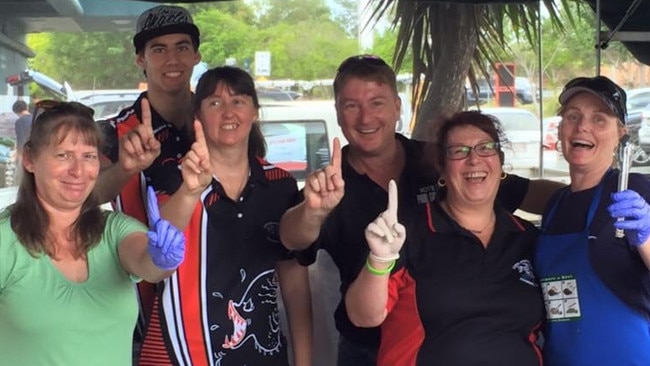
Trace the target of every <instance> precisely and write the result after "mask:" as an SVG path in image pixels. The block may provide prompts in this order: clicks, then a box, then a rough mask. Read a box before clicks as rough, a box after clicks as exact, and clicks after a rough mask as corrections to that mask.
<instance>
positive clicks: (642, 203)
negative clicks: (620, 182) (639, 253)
mask: <svg viewBox="0 0 650 366" xmlns="http://www.w3.org/2000/svg"><path fill="white" fill-rule="evenodd" d="M612 202H613V203H612V204H611V205H609V206H608V207H607V210H608V211H609V214H610V216H611V217H613V218H619V217H624V218H625V220H624V221H616V222H615V223H614V227H615V228H617V229H623V230H625V236H627V238H628V241H629V243H630V244H632V245H634V246H639V245H641V244H643V243H645V242H646V241H647V240H648V238H649V237H650V205H648V202H646V200H645V199H643V197H641V196H640V195H639V194H638V193H636V192H635V191H633V190H630V189H627V190H625V191H621V192H614V193H612Z"/></svg>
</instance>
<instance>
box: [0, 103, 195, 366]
mask: <svg viewBox="0 0 650 366" xmlns="http://www.w3.org/2000/svg"><path fill="white" fill-rule="evenodd" d="M35 116H36V119H35V121H34V123H33V124H32V130H31V133H30V136H29V140H28V141H27V143H26V144H25V147H24V151H23V159H22V166H23V169H24V172H23V174H24V177H23V180H22V181H21V183H20V186H19V189H18V198H17V200H16V203H15V204H14V205H12V206H9V208H8V209H6V210H4V211H2V212H1V213H0V340H1V341H0V364H3V365H53V366H76V365H79V366H81V365H105V366H115V365H130V364H131V357H132V352H131V339H132V335H133V328H134V326H135V322H136V317H137V313H138V303H137V299H136V296H135V293H134V286H133V285H134V281H136V280H137V278H138V277H139V278H142V279H144V280H146V281H151V282H157V281H160V280H161V279H163V278H164V277H166V276H168V275H170V274H171V273H172V272H173V271H174V270H175V268H176V267H177V266H178V265H179V264H180V263H181V262H182V261H183V257H184V250H185V239H184V237H183V234H182V232H180V231H179V230H177V229H175V228H174V227H173V226H171V225H170V224H169V222H167V221H164V220H161V219H160V217H159V215H158V206H157V204H156V201H155V200H154V201H150V202H149V203H148V212H149V215H150V217H151V225H150V226H151V229H150V231H148V232H147V229H146V228H145V227H144V226H143V225H142V224H140V223H139V222H138V221H136V220H135V219H132V218H130V217H127V216H124V215H122V214H120V213H115V212H105V211H103V210H101V209H100V208H99V206H98V201H97V198H96V192H95V183H96V180H97V175H98V174H99V159H98V152H99V145H100V143H101V140H102V136H101V132H100V131H99V129H98V126H97V124H96V123H95V121H94V120H93V111H92V110H91V109H90V108H88V107H86V106H84V105H82V104H79V103H62V102H56V101H43V102H40V103H39V104H38V105H37V111H36V113H35ZM150 194H151V195H153V192H151V193H150ZM154 197H155V196H154Z"/></svg>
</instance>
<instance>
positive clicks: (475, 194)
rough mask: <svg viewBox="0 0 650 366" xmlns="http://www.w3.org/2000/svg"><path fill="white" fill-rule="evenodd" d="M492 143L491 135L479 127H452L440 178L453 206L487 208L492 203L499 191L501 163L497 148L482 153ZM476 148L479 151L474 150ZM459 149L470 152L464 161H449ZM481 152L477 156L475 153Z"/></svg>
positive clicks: (448, 136)
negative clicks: (443, 180) (444, 184)
mask: <svg viewBox="0 0 650 366" xmlns="http://www.w3.org/2000/svg"><path fill="white" fill-rule="evenodd" d="M487 142H495V141H494V140H493V139H492V138H491V137H490V135H488V134H487V133H485V132H484V131H483V130H481V129H480V128H478V127H475V126H471V125H461V126H458V127H453V128H452V129H451V130H449V133H448V135H447V141H446V146H447V158H446V161H445V167H444V171H443V172H442V174H441V175H442V177H443V178H444V179H445V181H446V184H447V199H448V200H449V201H453V202H455V203H456V204H467V203H472V204H490V205H492V204H493V203H494V200H495V198H496V195H497V190H498V189H499V182H500V177H501V173H502V170H501V160H500V157H499V151H498V148H496V149H495V150H494V151H487V150H485V148H486V146H487V147H490V146H491V144H484V143H487ZM477 145H479V147H477V148H474V147H475V146H477ZM461 146H469V147H472V148H473V149H472V150H471V151H470V153H469V156H467V157H466V158H464V159H458V160H452V159H450V158H451V157H453V156H454V153H457V152H458V151H459V149H462V148H461ZM479 148H482V149H483V151H482V152H481V155H490V154H492V153H493V155H491V156H479V154H478V153H477V151H476V149H479Z"/></svg>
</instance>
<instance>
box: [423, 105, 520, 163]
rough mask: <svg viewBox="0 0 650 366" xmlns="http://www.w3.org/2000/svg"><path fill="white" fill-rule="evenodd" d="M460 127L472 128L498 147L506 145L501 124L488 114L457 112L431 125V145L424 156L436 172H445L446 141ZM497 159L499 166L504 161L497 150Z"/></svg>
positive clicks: (502, 155)
mask: <svg viewBox="0 0 650 366" xmlns="http://www.w3.org/2000/svg"><path fill="white" fill-rule="evenodd" d="M460 126H474V127H476V128H478V129H480V130H481V131H483V132H485V133H486V134H488V136H490V138H491V139H492V140H493V141H496V142H498V143H499V146H503V145H504V144H507V143H508V141H507V138H506V135H505V132H504V131H503V127H502V126H501V122H499V120H498V119H497V118H496V117H494V116H493V115H490V114H485V113H482V112H480V111H464V112H458V113H455V114H453V115H451V116H448V117H442V118H440V119H439V120H438V121H435V122H434V123H433V126H432V128H431V134H430V141H431V142H432V144H431V145H430V147H429V150H430V151H429V152H428V153H427V154H426V155H425V156H427V158H428V159H431V163H432V164H433V166H434V167H435V169H436V170H437V171H438V172H442V171H444V170H445V168H446V166H447V159H446V155H447V139H448V138H449V132H450V131H451V130H452V129H454V128H456V127H460ZM499 159H500V160H501V164H503V161H504V154H503V151H502V150H501V147H500V148H499Z"/></svg>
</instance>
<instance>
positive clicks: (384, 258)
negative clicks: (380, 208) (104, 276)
mask: <svg viewBox="0 0 650 366" xmlns="http://www.w3.org/2000/svg"><path fill="white" fill-rule="evenodd" d="M405 240H406V229H405V228H404V225H402V224H400V223H399V222H397V184H396V183H395V181H394V180H391V181H390V182H389V183H388V208H386V211H384V212H382V213H381V214H379V216H378V217H377V218H376V219H375V221H373V222H371V223H370V224H368V227H366V241H367V242H368V247H369V248H370V258H372V259H373V260H374V261H377V262H391V261H394V260H396V259H397V258H399V251H400V249H402V245H404V241H405Z"/></svg>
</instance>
